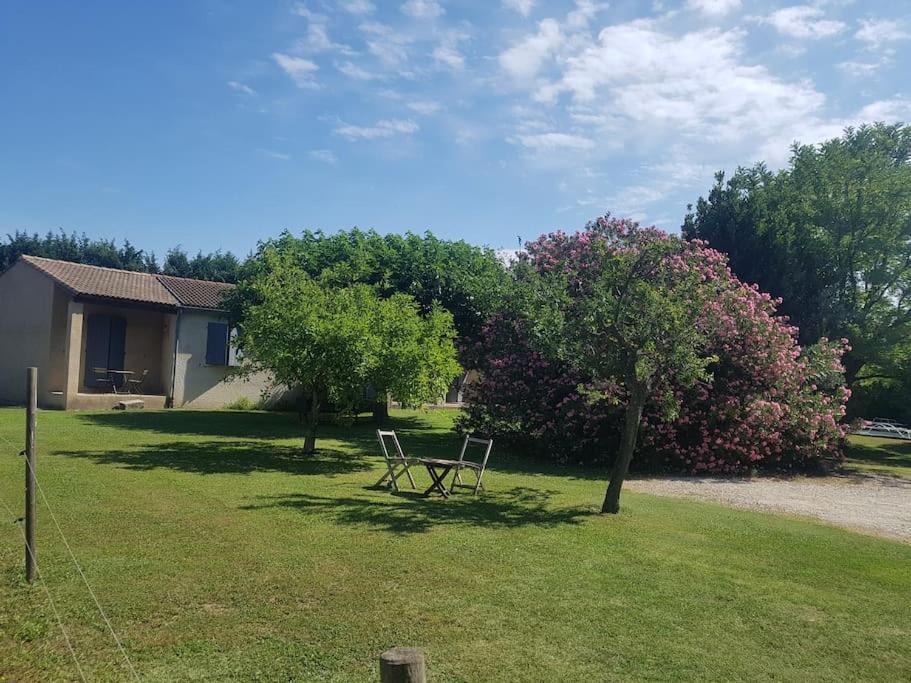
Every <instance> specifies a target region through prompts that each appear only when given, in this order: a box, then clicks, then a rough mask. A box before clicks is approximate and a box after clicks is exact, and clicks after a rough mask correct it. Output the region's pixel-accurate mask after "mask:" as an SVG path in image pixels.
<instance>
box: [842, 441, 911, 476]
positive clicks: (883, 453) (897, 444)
mask: <svg viewBox="0 0 911 683" xmlns="http://www.w3.org/2000/svg"><path fill="white" fill-rule="evenodd" d="M848 459H849V462H848V465H849V466H850V465H851V462H850V461H855V462H862V463H867V464H870V465H883V466H886V467H906V468H908V469H911V442H908V441H898V440H894V439H889V440H887V439H879V440H877V441H875V442H867V441H865V442H854V443H851V445H850V447H849V449H848Z"/></svg>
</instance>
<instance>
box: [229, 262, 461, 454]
mask: <svg viewBox="0 0 911 683" xmlns="http://www.w3.org/2000/svg"><path fill="white" fill-rule="evenodd" d="M258 258H260V259H261V260H262V263H261V264H260V266H262V267H261V268H258V269H257V272H256V274H254V275H251V276H250V277H249V278H247V279H244V280H242V281H241V282H240V284H239V286H238V287H237V289H236V290H235V292H234V293H233V294H232V297H231V300H230V302H229V305H230V306H231V308H232V310H233V311H234V312H235V315H236V316H237V319H238V320H239V331H240V334H239V335H238V342H237V343H238V348H239V350H240V351H241V353H242V355H243V358H244V359H245V366H244V372H247V373H250V372H255V371H261V370H265V371H267V372H269V373H270V374H271V375H272V377H273V379H274V381H275V382H276V383H277V384H280V385H285V386H288V387H291V388H293V389H297V390H299V391H301V392H302V396H303V400H304V410H302V417H303V419H304V422H305V425H306V438H305V443H304V452H305V453H312V452H314V450H315V449H316V435H317V425H318V420H319V413H320V409H321V407H323V406H324V405H325V404H326V403H327V402H330V403H332V404H334V405H336V406H349V407H350V406H353V405H354V404H355V403H356V402H357V401H358V400H359V399H360V398H361V397H362V396H363V395H364V392H365V390H366V388H367V387H373V388H374V389H375V390H376V391H377V393H378V395H380V396H383V397H385V396H386V395H387V393H391V394H392V395H393V396H394V397H395V398H397V399H399V400H400V401H403V402H405V403H420V402H423V401H429V400H436V399H438V398H439V397H440V396H441V395H442V393H443V391H444V390H445V387H446V386H447V385H448V383H449V382H450V381H451V380H452V379H453V377H455V375H456V374H458V371H459V367H458V364H457V363H456V361H455V355H456V352H455V347H454V346H453V343H452V339H453V337H454V335H455V330H454V327H453V324H452V317H451V315H450V314H449V313H448V312H445V311H442V310H435V311H432V312H431V314H430V315H429V316H428V317H427V318H422V317H421V316H420V312H419V307H418V306H417V304H416V303H415V302H414V300H413V299H412V298H411V297H408V296H406V295H396V296H393V297H391V298H390V299H387V300H383V299H380V298H379V297H378V296H377V294H376V292H375V291H374V289H372V288H371V287H369V286H367V285H364V284H353V285H350V286H347V287H331V286H326V285H324V284H322V283H320V282H318V281H316V280H315V279H313V278H311V277H310V276H309V275H308V274H307V272H306V271H305V270H304V269H303V268H302V267H301V266H300V264H299V262H298V261H297V260H296V259H295V258H294V257H293V255H289V254H287V253H281V252H279V251H277V250H274V249H267V250H265V251H263V252H261V254H260V255H259V257H258Z"/></svg>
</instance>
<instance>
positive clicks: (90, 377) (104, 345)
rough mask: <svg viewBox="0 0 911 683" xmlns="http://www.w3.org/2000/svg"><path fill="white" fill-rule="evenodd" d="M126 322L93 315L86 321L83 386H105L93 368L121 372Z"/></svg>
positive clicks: (107, 316) (108, 316) (115, 317)
mask: <svg viewBox="0 0 911 683" xmlns="http://www.w3.org/2000/svg"><path fill="white" fill-rule="evenodd" d="M126 332H127V321H126V320H124V319H123V318H119V317H117V316H114V315H100V314H93V315H90V316H88V318H87V320H86V330H85V377H84V379H85V386H87V387H90V388H98V387H103V386H106V385H105V383H104V382H99V381H98V380H100V379H106V378H105V377H104V376H103V375H99V374H98V373H97V372H96V371H95V368H103V369H105V370H123V355H124V351H125V349H126Z"/></svg>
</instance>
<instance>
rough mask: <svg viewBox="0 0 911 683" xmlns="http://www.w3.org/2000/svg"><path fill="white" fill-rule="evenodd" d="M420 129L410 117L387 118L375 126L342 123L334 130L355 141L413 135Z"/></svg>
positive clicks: (337, 133)
mask: <svg viewBox="0 0 911 683" xmlns="http://www.w3.org/2000/svg"><path fill="white" fill-rule="evenodd" d="M418 130H419V126H418V124H417V123H415V122H414V121H412V120H410V119H405V120H402V119H385V120H382V121H377V122H376V124H374V125H373V126H353V125H350V124H341V125H339V126H338V127H336V129H335V131H334V132H335V134H336V135H341V136H342V137H343V138H346V139H347V140H351V141H355V140H377V139H380V138H391V137H393V136H395V135H411V134H412V133H416V132H417V131H418Z"/></svg>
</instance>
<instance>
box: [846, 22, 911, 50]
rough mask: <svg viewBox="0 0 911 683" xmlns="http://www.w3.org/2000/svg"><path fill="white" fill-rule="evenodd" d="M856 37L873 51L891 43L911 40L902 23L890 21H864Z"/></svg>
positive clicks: (910, 35)
mask: <svg viewBox="0 0 911 683" xmlns="http://www.w3.org/2000/svg"><path fill="white" fill-rule="evenodd" d="M854 37H855V38H857V39H858V40H859V41H861V42H863V43H866V45H867V47H868V48H869V49H871V50H877V49H880V48H882V47H884V46H886V45H887V44H889V43H897V42H899V41H902V40H908V39H909V38H911V33H908V31H907V30H905V25H904V24H903V23H902V22H901V21H893V20H890V19H864V20H862V21H861V22H860V28H859V29H858V30H857V33H855V34H854Z"/></svg>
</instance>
